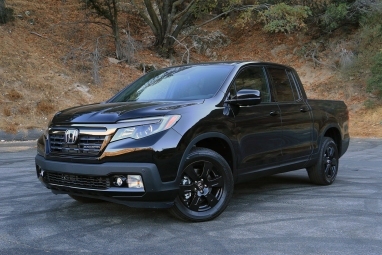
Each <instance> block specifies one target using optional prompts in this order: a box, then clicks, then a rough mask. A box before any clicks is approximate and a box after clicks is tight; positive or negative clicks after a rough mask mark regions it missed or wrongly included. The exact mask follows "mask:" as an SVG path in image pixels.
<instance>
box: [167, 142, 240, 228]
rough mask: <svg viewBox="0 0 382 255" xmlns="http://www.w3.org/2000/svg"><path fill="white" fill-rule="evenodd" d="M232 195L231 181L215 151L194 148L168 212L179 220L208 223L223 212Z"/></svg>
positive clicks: (221, 158)
mask: <svg viewBox="0 0 382 255" xmlns="http://www.w3.org/2000/svg"><path fill="white" fill-rule="evenodd" d="M232 192H233V177H232V173H231V168H230V167H229V165H228V163H227V162H226V161H225V159H224V158H223V157H222V156H221V155H219V154H218V153H216V152H215V151H212V150H209V149H206V148H195V149H193V150H192V151H191V153H190V154H189V155H188V157H187V160H186V162H185V168H184V170H183V172H182V175H181V180H180V184H179V195H178V197H177V199H176V200H175V205H174V207H173V208H171V209H170V212H171V213H172V214H174V215H175V216H176V217H178V218H180V219H182V220H189V221H207V220H211V219H213V218H215V217H217V216H218V215H220V214H221V213H222V212H223V211H224V209H225V208H226V207H227V205H228V202H229V200H230V198H231V196H232Z"/></svg>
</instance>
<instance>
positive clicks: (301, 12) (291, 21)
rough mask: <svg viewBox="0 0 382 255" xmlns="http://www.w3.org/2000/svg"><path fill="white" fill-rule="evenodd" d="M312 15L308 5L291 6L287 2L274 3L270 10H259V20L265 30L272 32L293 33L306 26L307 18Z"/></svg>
mask: <svg viewBox="0 0 382 255" xmlns="http://www.w3.org/2000/svg"><path fill="white" fill-rule="evenodd" d="M310 15H312V13H311V10H310V8H309V7H307V6H301V5H297V6H289V5H287V4H285V3H279V4H276V5H272V6H271V7H270V8H269V9H268V10H265V11H261V12H259V21H260V22H262V23H264V24H265V25H264V30H265V31H267V32H271V33H277V32H287V33H291V32H293V31H296V30H301V29H303V28H305V27H306V24H305V22H304V21H305V19H306V18H308V17H309V16H310Z"/></svg>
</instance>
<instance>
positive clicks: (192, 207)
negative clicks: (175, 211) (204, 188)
mask: <svg viewBox="0 0 382 255" xmlns="http://www.w3.org/2000/svg"><path fill="white" fill-rule="evenodd" d="M200 203H201V198H200V197H199V196H197V195H196V194H195V195H194V198H193V199H192V201H191V203H190V207H189V208H190V210H192V211H195V212H197V211H198V210H199V205H200Z"/></svg>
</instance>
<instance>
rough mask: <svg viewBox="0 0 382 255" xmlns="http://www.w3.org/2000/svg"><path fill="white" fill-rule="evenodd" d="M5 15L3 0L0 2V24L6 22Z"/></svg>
mask: <svg viewBox="0 0 382 255" xmlns="http://www.w3.org/2000/svg"><path fill="white" fill-rule="evenodd" d="M6 15H7V13H6V10H5V0H0V24H2V23H5V22H6V21H7V17H6Z"/></svg>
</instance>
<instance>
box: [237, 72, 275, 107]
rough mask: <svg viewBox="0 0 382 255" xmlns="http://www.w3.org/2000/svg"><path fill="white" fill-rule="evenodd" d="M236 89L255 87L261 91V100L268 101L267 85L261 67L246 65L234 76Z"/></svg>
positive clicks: (269, 99)
mask: <svg viewBox="0 0 382 255" xmlns="http://www.w3.org/2000/svg"><path fill="white" fill-rule="evenodd" d="M234 84H235V86H236V91H239V90H241V89H256V90H260V92H261V101H262V102H270V101H271V97H270V93H269V87H268V83H267V80H266V78H265V73H264V69H263V68H262V67H255V66H251V67H247V68H245V69H244V70H242V71H241V72H240V73H239V75H238V76H237V77H236V78H235V81H234Z"/></svg>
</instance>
